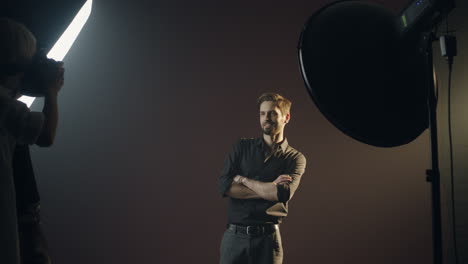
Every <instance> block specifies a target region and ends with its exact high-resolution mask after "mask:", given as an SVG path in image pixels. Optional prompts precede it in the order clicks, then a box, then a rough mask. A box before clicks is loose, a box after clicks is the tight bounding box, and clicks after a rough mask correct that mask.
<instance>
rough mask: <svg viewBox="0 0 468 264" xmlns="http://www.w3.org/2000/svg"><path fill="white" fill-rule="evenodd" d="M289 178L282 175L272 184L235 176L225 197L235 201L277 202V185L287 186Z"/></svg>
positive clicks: (290, 179)
mask: <svg viewBox="0 0 468 264" xmlns="http://www.w3.org/2000/svg"><path fill="white" fill-rule="evenodd" d="M291 181H292V178H291V176H289V175H286V174H283V175H280V176H279V177H278V178H276V180H274V181H272V182H260V181H256V180H252V179H249V178H247V177H244V176H240V175H237V176H235V177H234V179H233V181H232V183H231V186H230V188H229V189H228V190H227V192H226V195H228V196H230V197H232V198H236V199H265V200H268V201H278V189H277V185H281V184H288V183H290V182H291Z"/></svg>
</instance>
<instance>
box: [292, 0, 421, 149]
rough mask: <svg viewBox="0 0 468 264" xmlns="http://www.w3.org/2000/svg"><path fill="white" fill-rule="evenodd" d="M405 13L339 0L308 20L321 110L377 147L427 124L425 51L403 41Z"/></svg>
mask: <svg viewBox="0 0 468 264" xmlns="http://www.w3.org/2000/svg"><path fill="white" fill-rule="evenodd" d="M398 19H399V18H398V17H397V15H396V14H394V13H393V12H391V11H390V10H388V9H386V8H384V7H381V6H378V5H375V4H371V3H366V2H360V1H338V2H335V3H332V4H330V5H327V6H325V7H323V8H322V9H320V10H318V11H317V12H316V13H314V14H313V15H312V16H311V17H310V18H309V20H308V21H307V23H306V24H305V26H304V29H303V31H302V34H301V38H300V41H299V46H298V53H299V54H298V55H299V63H300V69H301V73H302V77H303V79H304V82H305V84H306V88H307V91H308V92H309V94H310V96H311V98H312V100H313V101H314V102H315V104H316V105H317V107H318V108H319V110H320V111H321V112H322V113H323V114H324V116H325V117H326V118H327V119H328V120H329V121H330V122H331V123H332V124H333V125H334V126H335V127H337V128H338V129H340V130H341V131H342V132H343V133H345V134H346V135H348V136H351V137H352V138H354V139H356V140H358V141H361V142H363V143H366V144H369V145H373V146H378V147H395V146H400V145H404V144H407V143H409V142H411V141H413V140H414V139H415V138H416V137H418V136H419V135H420V134H421V133H422V132H423V131H424V130H425V129H426V128H428V111H427V88H426V87H427V86H426V75H425V65H426V64H425V57H424V54H423V53H422V52H421V51H420V48H419V47H420V45H419V42H416V41H408V40H405V41H404V42H403V41H401V28H399V25H398V23H397V22H396V21H399V20H398ZM415 39H416V40H418V39H417V38H415Z"/></svg>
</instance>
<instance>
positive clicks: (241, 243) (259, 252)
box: [219, 229, 283, 264]
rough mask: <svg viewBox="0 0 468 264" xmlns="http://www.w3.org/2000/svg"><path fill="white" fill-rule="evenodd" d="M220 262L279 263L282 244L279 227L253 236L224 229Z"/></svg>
mask: <svg viewBox="0 0 468 264" xmlns="http://www.w3.org/2000/svg"><path fill="white" fill-rule="evenodd" d="M220 249H221V257H220V261H219V263H220V264H281V263H283V246H282V244H281V235H280V231H279V229H277V230H276V231H275V232H273V233H272V234H267V235H262V236H255V235H247V234H242V233H236V232H235V231H232V230H229V229H228V230H226V231H225V232H224V235H223V239H222V241H221V248H220Z"/></svg>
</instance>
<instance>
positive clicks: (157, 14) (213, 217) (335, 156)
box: [33, 0, 468, 264]
mask: <svg viewBox="0 0 468 264" xmlns="http://www.w3.org/2000/svg"><path fill="white" fill-rule="evenodd" d="M329 2H331V1H326V0H322V1H318V0H317V1H310V0H309V1H305V0H290V1H246V0H238V1H214V0H213V1H210V0H200V1H189V0H173V1H149V0H148V1H144V0H138V1H110V0H95V1H94V6H93V11H92V14H91V17H90V18H89V20H88V22H87V24H86V25H85V27H84V29H83V30H82V32H81V33H80V35H79V37H78V39H77V40H76V42H75V44H74V45H73V47H72V49H71V50H70V52H69V53H68V55H67V57H66V58H65V65H66V85H65V87H64V88H63V90H62V92H61V94H60V110H61V112H60V124H59V130H58V135H57V140H56V143H55V145H54V147H53V148H51V149H39V148H35V149H34V150H33V159H34V162H35V169H36V175H37V178H38V185H39V188H40V191H41V196H42V208H43V222H44V227H45V229H46V232H47V236H48V240H49V244H50V250H51V255H52V257H53V261H54V262H55V263H68V264H74V263H93V264H94V263H115V264H120V263H217V261H218V254H219V253H218V249H219V243H220V240H221V236H222V233H223V231H224V228H225V223H226V206H227V201H226V200H225V199H222V198H221V197H220V196H219V195H218V193H217V192H216V181H217V177H218V175H219V173H220V170H221V168H222V165H223V160H224V158H225V156H226V154H227V152H228V151H229V149H230V147H231V144H232V143H233V142H234V141H235V140H236V139H237V138H239V137H256V136H259V135H260V134H259V132H260V130H259V124H258V114H257V108H256V103H255V100H256V98H257V96H258V95H260V93H262V92H264V91H278V92H280V93H282V94H284V95H285V96H286V97H288V98H290V99H291V100H292V101H293V106H292V122H291V123H290V124H289V125H288V127H287V129H286V136H287V137H288V139H289V142H290V144H291V145H292V146H294V147H296V148H297V149H299V150H300V151H302V152H303V153H304V154H305V156H306V157H307V159H308V166H307V170H306V173H305V175H304V177H303V181H302V183H301V186H300V188H299V190H298V192H297V193H296V195H295V197H294V198H293V200H292V201H291V203H290V214H289V216H288V217H287V218H286V219H285V221H284V224H283V225H282V235H283V243H284V250H285V263H320V264H332V263H333V264H341V263H361V264H364V263H379V264H386V263H392V264H393V263H401V264H406V263H408V264H409V263H412V264H413V263H431V261H432V241H431V204H430V185H429V184H428V183H426V182H425V170H426V169H428V168H429V166H430V163H429V157H430V156H429V134H428V133H427V131H426V132H425V133H423V134H422V135H421V136H420V137H419V138H417V139H416V140H415V141H413V142H412V143H410V144H408V145H405V146H401V147H397V148H390V149H384V148H376V147H371V146H368V145H365V144H362V143H359V142H357V141H354V140H353V139H351V138H349V137H347V136H345V135H344V134H342V133H341V132H340V131H339V130H337V129H336V128H335V127H333V126H332V125H331V124H330V123H329V122H328V121H327V120H326V119H325V118H324V117H323V116H322V114H321V113H320V112H319V111H318V109H317V108H316V106H315V105H314V104H313V102H312V100H310V98H309V95H308V93H307V91H306V89H305V87H304V84H303V81H302V78H301V76H300V72H299V69H298V62H297V54H296V45H297V41H298V37H299V33H300V32H301V29H302V26H303V24H304V22H305V21H306V19H307V18H308V17H309V16H310V15H311V14H312V13H313V12H314V11H316V10H317V9H318V8H319V7H321V6H323V5H324V4H326V3H329ZM374 2H379V3H381V4H384V5H385V6H387V7H389V8H391V9H393V10H395V11H399V10H400V9H401V8H403V7H404V6H405V5H406V4H407V3H408V2H409V1H408V0H399V1H390V0H385V1H384V0H381V1H374ZM459 2H461V1H459ZM459 5H461V6H463V5H465V7H464V8H465V9H464V10H465V11H466V10H467V9H466V4H465V3H459ZM461 8H462V7H461ZM465 11H464V12H465ZM457 12H458V13H457V14H458V16H459V17H461V13H460V12H461V11H459V10H458V11H457ZM465 13H466V12H465ZM465 20H466V19H465ZM457 23H460V25H466V23H465V22H464V21H463V20H461V19H459V22H457ZM463 23H464V24H463ZM466 28H467V27H466V26H465V27H464V28H463V27H462V29H463V30H465V31H466ZM463 30H460V31H459V34H460V35H462V34H463V32H465V31H463ZM465 35H466V34H465ZM464 41H465V43H468V40H467V39H466V38H465V40H464ZM459 44H460V46H462V45H463V44H462V43H459ZM436 52H437V51H436ZM462 52H464V50H463V49H460V53H462ZM464 58H466V57H464ZM457 60H458V58H457ZM466 61H467V60H466V59H465V62H466ZM443 63H444V62H442V60H440V62H439V65H440V68H441V69H442V67H444V64H443ZM461 65H462V59H459V60H458V64H455V68H456V69H457V70H458V75H456V76H454V78H455V79H454V85H455V88H454V89H459V91H460V92H461V88H462V86H463V80H461V79H460V78H462V75H463V72H462V71H463V67H462V66H461ZM444 69H445V68H444ZM442 75H443V74H442ZM441 79H442V80H443V77H441ZM464 83H466V82H464ZM443 87H444V86H442V88H441V94H443ZM348 88H349V89H352V86H351V85H350V87H348ZM441 96H442V95H441ZM458 98H459V99H458V100H463V99H462V98H463V97H458ZM464 98H465V100H464V102H466V91H465V97H464ZM440 100H443V99H440ZM40 105H41V103H40V102H39V103H36V104H35V105H34V106H33V108H35V109H40ZM457 105H458V107H459V108H457V109H458V119H457V120H458V121H457V122H458V124H462V123H463V116H462V114H461V112H462V111H463V110H464V109H465V110H466V107H465V108H463V106H462V101H459V102H458V103H457ZM465 112H466V111H465ZM440 114H441V116H440V119H441V120H442V121H441V122H445V121H444V120H446V115H444V114H443V113H440ZM465 116H466V115H465ZM465 121H466V120H465ZM465 126H466V122H465ZM443 129H444V127H443V125H442V126H441V130H443ZM460 129H461V128H460V126H459V127H458V130H456V131H457V132H456V133H458V135H459V137H458V138H457V140H458V141H457V142H459V146H460V147H459V148H458V151H459V155H458V156H457V157H458V159H459V163H457V164H459V165H460V166H459V167H457V168H458V172H457V175H458V176H459V177H461V176H462V174H463V171H465V172H466V167H462V165H461V164H462V161H461V159H462V157H466V155H467V152H466V151H465V152H462V151H463V149H464V150H466V144H463V142H464V141H463V138H462V135H463V132H462V130H460ZM465 130H466V129H465ZM465 134H466V133H465ZM441 137H442V138H443V139H442V140H441V141H442V143H441V145H442V144H446V143H444V142H446V137H445V136H444V134H442V136H441ZM465 142H466V140H465ZM444 146H445V147H444V148H442V149H441V152H443V153H442V154H441V155H442V156H443V157H446V154H444V153H446V152H445V151H447V148H446V145H444ZM463 146H464V147H463ZM462 147H463V148H462ZM444 155H445V156H444ZM463 155H464V156H463ZM442 159H443V160H442V162H447V159H444V158H442ZM444 164H446V163H444ZM444 168H447V166H445V167H444ZM445 172H446V170H444V171H443V181H444V182H445V183H446V184H445V185H444V188H445V189H444V190H449V188H448V186H447V179H448V178H447V177H448V175H447V174H444V173H445ZM465 181H466V180H465ZM459 182H460V184H462V180H461V179H460V180H459ZM463 184H465V185H459V186H461V187H460V188H462V187H463V186H468V185H466V182H465V183H463ZM465 189H466V187H465ZM460 192H461V191H460ZM460 192H458V193H460ZM443 195H445V196H447V195H448V194H447V192H445V191H444V193H443ZM445 196H444V197H445ZM460 196H463V195H462V194H460ZM460 199H461V198H460ZM448 204H449V202H448V201H447V200H446V199H445V198H444V211H443V216H444V219H445V218H446V217H448V215H449V211H450V210H449V208H448V207H447V206H446V205H448ZM465 208H466V207H465ZM459 211H463V208H461V209H459ZM465 211H466V210H465ZM465 219H466V217H465ZM460 221H462V220H460ZM444 223H445V226H444V238H445V239H446V240H447V241H451V232H450V228H449V227H450V221H449V220H447V219H445V220H444ZM465 226H466V225H465ZM461 235H463V234H461ZM464 237H465V238H466V233H465V236H464ZM467 244H468V243H465V245H464V246H465V248H466V245H467ZM445 245H446V247H447V248H449V247H451V242H450V243H449V242H447V243H446V244H445ZM461 245H463V244H461ZM448 252H450V253H449V254H446V256H447V258H452V257H453V256H452V251H451V250H448ZM465 261H466V259H465ZM463 263H466V262H463Z"/></svg>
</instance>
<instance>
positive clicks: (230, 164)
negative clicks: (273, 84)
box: [218, 93, 306, 264]
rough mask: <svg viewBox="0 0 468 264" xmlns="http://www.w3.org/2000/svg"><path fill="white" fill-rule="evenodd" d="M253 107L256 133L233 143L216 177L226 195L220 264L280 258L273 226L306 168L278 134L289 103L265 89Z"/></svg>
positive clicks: (260, 262) (281, 132) (281, 133)
mask: <svg viewBox="0 0 468 264" xmlns="http://www.w3.org/2000/svg"><path fill="white" fill-rule="evenodd" d="M258 107H259V113H260V126H261V128H262V132H263V135H262V137H260V138H256V139H241V140H239V141H238V142H236V143H235V144H234V145H233V148H232V150H231V152H230V153H229V155H228V157H227V159H226V161H225V164H224V168H223V171H222V174H221V176H220V177H219V179H218V190H219V192H220V194H222V195H223V196H228V197H229V208H228V227H227V230H226V231H225V232H224V236H223V239H222V242H221V258H220V263H221V264H234V263H242V264H247V263H255V264H272V263H274V264H280V263H282V262H283V248H282V245H281V236H280V230H279V224H280V223H281V221H282V219H283V218H284V217H286V215H287V214H288V201H289V200H290V199H291V197H292V196H293V194H294V192H295V191H296V189H297V187H298V186H299V182H300V179H301V176H302V174H304V170H305V166H306V159H305V157H304V155H302V153H300V152H299V151H297V150H295V149H294V148H292V147H291V146H289V144H288V141H287V140H286V138H285V137H284V128H285V126H286V124H287V123H288V122H289V121H290V118H291V115H290V108H291V102H290V101H289V100H288V99H286V98H284V97H282V96H281V95H279V94H275V93H265V94H262V95H261V96H260V97H259V98H258Z"/></svg>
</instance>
